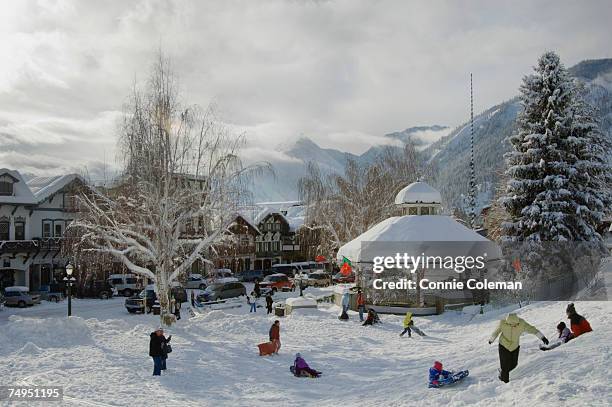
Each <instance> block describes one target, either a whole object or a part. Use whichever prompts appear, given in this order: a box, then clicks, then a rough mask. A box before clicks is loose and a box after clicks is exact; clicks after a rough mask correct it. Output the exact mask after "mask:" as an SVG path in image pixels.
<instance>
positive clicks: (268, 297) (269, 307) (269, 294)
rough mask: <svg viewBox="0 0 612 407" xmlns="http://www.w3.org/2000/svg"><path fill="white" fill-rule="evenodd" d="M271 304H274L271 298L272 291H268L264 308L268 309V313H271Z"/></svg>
mask: <svg viewBox="0 0 612 407" xmlns="http://www.w3.org/2000/svg"><path fill="white" fill-rule="evenodd" d="M272 304H274V300H273V299H272V293H268V294H267V295H266V309H267V310H268V314H271V313H272Z"/></svg>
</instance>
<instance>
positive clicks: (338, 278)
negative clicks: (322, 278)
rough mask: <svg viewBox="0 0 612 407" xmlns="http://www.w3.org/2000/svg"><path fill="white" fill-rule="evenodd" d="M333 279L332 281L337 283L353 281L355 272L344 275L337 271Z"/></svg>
mask: <svg viewBox="0 0 612 407" xmlns="http://www.w3.org/2000/svg"><path fill="white" fill-rule="evenodd" d="M333 281H334V283H338V284H345V283H354V282H355V273H351V274H349V275H348V276H345V275H344V274H342V273H340V272H337V273H336V274H334V278H333Z"/></svg>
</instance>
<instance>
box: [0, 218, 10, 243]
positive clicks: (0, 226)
mask: <svg viewBox="0 0 612 407" xmlns="http://www.w3.org/2000/svg"><path fill="white" fill-rule="evenodd" d="M9 239H10V237H9V222H8V221H6V220H4V221H1V222H0V240H9Z"/></svg>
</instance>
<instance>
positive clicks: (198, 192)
mask: <svg viewBox="0 0 612 407" xmlns="http://www.w3.org/2000/svg"><path fill="white" fill-rule="evenodd" d="M243 141H244V139H243V137H241V136H234V135H233V134H231V133H230V132H229V131H228V129H227V128H226V127H225V126H224V125H223V124H221V123H220V122H219V121H218V120H217V119H216V118H215V115H214V109H212V108H209V109H207V110H202V109H200V108H198V107H197V106H187V107H185V106H183V105H182V104H181V103H180V101H179V95H178V91H177V85H176V79H175V76H174V75H173V73H172V71H171V69H170V66H169V62H168V60H167V59H165V58H164V57H163V55H159V57H158V58H157V60H156V62H155V65H154V67H153V70H152V73H151V76H150V78H149V80H148V82H147V84H146V87H145V88H144V89H139V88H137V87H135V88H134V91H133V94H132V96H131V98H130V100H129V103H127V105H126V107H125V114H124V121H123V124H122V126H121V129H120V137H119V147H120V151H121V153H122V159H123V163H124V170H123V175H122V177H121V180H120V181H119V183H118V186H117V187H116V188H114V192H113V193H112V194H108V193H102V192H100V191H97V192H96V193H94V194H90V195H82V196H81V202H82V206H83V216H82V217H81V218H80V219H79V220H78V221H77V222H75V224H74V226H73V227H78V228H80V229H81V230H82V231H83V234H82V239H83V240H87V241H88V243H89V244H90V245H91V246H92V249H90V250H94V251H98V252H102V253H109V254H111V255H113V256H114V257H115V258H116V259H118V260H119V261H121V262H122V263H123V264H124V265H125V266H126V267H127V268H128V270H129V271H130V272H132V273H135V274H139V275H142V276H144V277H147V278H149V279H151V280H153V281H154V283H155V287H156V291H157V294H158V298H159V303H160V308H161V321H162V323H163V324H166V325H169V324H171V323H172V322H173V321H174V316H173V315H172V314H171V313H170V301H169V292H170V288H171V286H172V283H173V282H174V281H176V280H177V278H178V277H179V276H180V275H181V274H183V273H186V272H187V271H189V270H190V267H191V265H192V264H193V263H194V262H196V261H197V260H200V261H203V262H207V263H210V260H208V259H206V258H204V253H208V252H210V249H211V247H212V246H213V245H215V244H216V243H218V242H220V241H222V240H223V239H224V235H225V232H226V231H227V229H228V227H229V226H230V225H232V223H233V222H234V219H235V213H236V211H237V209H238V208H239V207H240V206H241V204H243V203H244V202H245V200H246V199H247V198H248V197H249V194H248V193H247V189H246V186H247V185H248V184H247V183H248V182H249V180H250V177H251V176H252V175H253V174H254V173H256V172H258V171H260V170H261V169H262V168H263V166H261V165H255V166H249V167H245V166H243V164H242V162H241V160H240V159H239V157H238V152H239V149H240V147H241V146H242V143H243ZM187 232H189V233H187Z"/></svg>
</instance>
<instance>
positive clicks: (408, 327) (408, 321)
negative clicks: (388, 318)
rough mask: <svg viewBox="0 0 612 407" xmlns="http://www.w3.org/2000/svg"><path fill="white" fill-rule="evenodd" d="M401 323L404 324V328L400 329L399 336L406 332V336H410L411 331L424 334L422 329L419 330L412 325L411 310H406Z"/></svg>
mask: <svg viewBox="0 0 612 407" xmlns="http://www.w3.org/2000/svg"><path fill="white" fill-rule="evenodd" d="M403 325H404V330H403V331H402V333H401V334H400V336H404V335H405V334H406V333H408V337H409V338H410V337H412V331H414V332H416V333H417V334H419V335H421V336H425V334H424V333H423V331H421V330H420V329H419V328H417V327H416V326H414V321H413V320H412V312H406V316H405V317H404V322H403Z"/></svg>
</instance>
